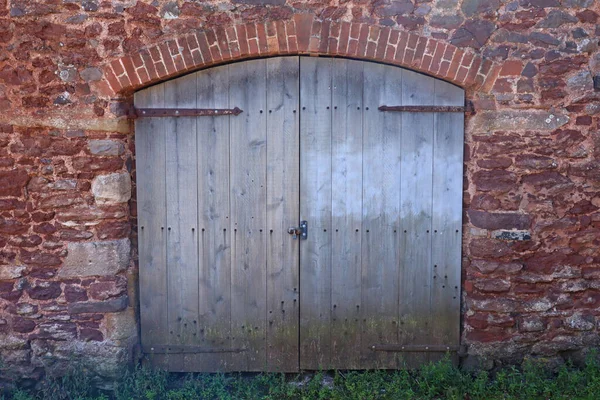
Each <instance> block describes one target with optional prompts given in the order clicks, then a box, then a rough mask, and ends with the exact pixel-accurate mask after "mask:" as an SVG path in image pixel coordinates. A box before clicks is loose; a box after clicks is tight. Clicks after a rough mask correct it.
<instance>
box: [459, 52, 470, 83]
mask: <svg viewBox="0 0 600 400" xmlns="http://www.w3.org/2000/svg"><path fill="white" fill-rule="evenodd" d="M472 62H473V54H471V53H465V55H464V56H463V59H462V62H461V65H460V67H459V68H458V71H457V73H456V78H455V81H456V82H459V83H462V82H464V80H465V79H466V78H467V74H468V73H469V68H470V66H471V63H472Z"/></svg>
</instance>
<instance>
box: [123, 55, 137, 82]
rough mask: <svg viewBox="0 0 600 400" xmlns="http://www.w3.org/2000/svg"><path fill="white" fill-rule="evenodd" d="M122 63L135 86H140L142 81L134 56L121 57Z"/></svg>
mask: <svg viewBox="0 0 600 400" xmlns="http://www.w3.org/2000/svg"><path fill="white" fill-rule="evenodd" d="M121 63H122V64H123V66H124V67H125V71H126V72H127V77H129V81H130V82H131V84H132V85H134V86H139V85H140V84H141V83H142V82H141V81H140V78H139V77H138V75H137V73H136V71H135V67H134V65H133V60H132V57H123V58H121Z"/></svg>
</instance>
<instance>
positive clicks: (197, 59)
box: [186, 35, 204, 66]
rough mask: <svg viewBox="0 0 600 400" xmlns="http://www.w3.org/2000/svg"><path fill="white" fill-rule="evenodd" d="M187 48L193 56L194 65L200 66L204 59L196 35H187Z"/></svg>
mask: <svg viewBox="0 0 600 400" xmlns="http://www.w3.org/2000/svg"><path fill="white" fill-rule="evenodd" d="M186 42H187V48H188V49H190V55H191V56H192V65H195V66H198V65H202V64H204V60H203V59H202V50H201V49H200V43H198V38H197V37H196V35H188V36H187V37H186Z"/></svg>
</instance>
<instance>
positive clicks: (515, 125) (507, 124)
mask: <svg viewBox="0 0 600 400" xmlns="http://www.w3.org/2000/svg"><path fill="white" fill-rule="evenodd" d="M567 122H569V117H568V116H567V115H566V114H562V113H551V112H548V111H530V110H514V111H513V110H503V111H484V112H480V113H477V114H476V115H475V117H473V118H472V119H471V121H470V126H469V128H470V129H472V130H473V132H491V131H510V130H535V131H553V130H555V129H557V128H559V127H561V126H563V125H564V124H566V123H567Z"/></svg>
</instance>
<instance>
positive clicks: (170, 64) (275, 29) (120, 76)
mask: <svg viewBox="0 0 600 400" xmlns="http://www.w3.org/2000/svg"><path fill="white" fill-rule="evenodd" d="M298 54H309V55H327V56H339V57H350V58H356V59H362V60H371V61H378V62H383V63H386V64H390V65H397V66H401V67H405V68H409V69H412V70H414V71H418V72H422V73H425V74H427V75H430V76H433V77H436V78H440V79H443V80H445V81H448V82H452V83H454V84H456V85H458V86H461V87H463V88H465V89H467V90H469V91H482V92H488V91H489V90H490V89H491V88H492V86H493V84H494V81H495V79H496V77H497V76H498V73H499V71H500V65H499V64H497V63H494V62H493V61H491V60H488V59H484V58H483V57H481V56H479V55H476V54H473V53H471V52H467V51H464V50H462V49H459V48H458V47H456V46H454V45H452V44H449V43H445V42H443V41H440V40H436V39H434V38H431V37H424V36H419V35H417V34H414V33H411V32H407V31H404V30H400V29H392V28H389V27H381V26H378V25H372V24H368V23H354V22H352V23H351V22H345V21H323V20H319V19H316V18H315V17H314V16H313V15H310V14H298V15H295V16H294V17H293V18H291V19H288V20H277V21H267V22H261V23H245V24H238V25H234V26H230V27H227V28H224V27H217V28H211V29H204V30H200V31H197V32H195V33H192V34H188V35H185V36H181V37H178V38H176V39H171V40H167V41H164V42H161V43H159V44H156V45H154V46H151V47H149V48H146V49H143V50H141V51H139V52H138V53H136V54H131V55H127V56H123V57H121V58H118V59H116V60H113V61H111V62H110V63H107V64H105V65H104V66H103V72H104V79H103V80H102V81H101V82H99V85H100V87H99V89H100V90H101V91H102V92H103V93H104V94H106V95H108V96H114V95H119V94H129V93H131V92H133V91H135V90H137V89H139V88H142V87H145V86H148V85H150V84H153V83H156V82H160V81H164V80H167V79H170V78H173V77H176V76H179V75H183V74H185V73H188V72H192V71H195V70H198V69H202V68H206V67H211V66H215V65H219V64H224V63H227V62H231V61H238V60H244V59H250V58H257V57H269V56H279V55H298Z"/></svg>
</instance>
